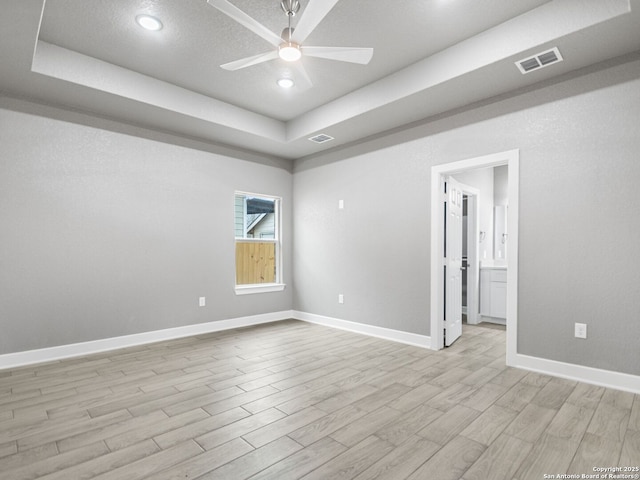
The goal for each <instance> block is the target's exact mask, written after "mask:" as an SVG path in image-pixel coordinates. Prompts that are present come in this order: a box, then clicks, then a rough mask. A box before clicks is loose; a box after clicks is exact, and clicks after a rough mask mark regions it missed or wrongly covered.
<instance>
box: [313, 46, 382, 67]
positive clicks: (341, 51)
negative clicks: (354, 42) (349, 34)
mask: <svg viewBox="0 0 640 480" xmlns="http://www.w3.org/2000/svg"><path fill="white" fill-rule="evenodd" d="M300 48H301V50H302V54H303V55H306V56H308V57H318V58H326V59H328V60H338V61H340V62H351V63H360V64H362V65H366V64H367V63H369V61H370V60H371V57H373V48H360V47H300Z"/></svg>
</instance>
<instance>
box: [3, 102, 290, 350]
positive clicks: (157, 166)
mask: <svg viewBox="0 0 640 480" xmlns="http://www.w3.org/2000/svg"><path fill="white" fill-rule="evenodd" d="M0 100H2V103H0V297H1V298H0V319H1V320H0V321H1V327H2V328H1V331H2V334H1V335H0V353H10V352H17V351H23V350H29V349H36V348H43V347H51V346H56V345H62V344H69V343H75V342H82V341H89V340H95V339H101V338H108V337H115V336H120V335H127V334H133V333H139V332H146V331H153V330H159V329H163V328H170V327H177V326H184V325H192V324H197V323H202V322H209V321H216V320H221V319H229V318H235V317H241V316H246V315H255V314H261V313H267V312H275V311H283V310H289V309H291V302H292V292H291V287H290V283H291V281H292V278H291V205H292V197H291V189H292V180H291V173H290V171H288V170H286V169H283V168H279V167H278V166H271V165H265V164H261V163H256V162H253V161H246V160H242V159H238V158H231V157H229V156H225V155H220V154H215V153H211V152H208V151H204V150H201V149H197V148H188V147H186V146H177V145H172V144H169V143H165V142H162V141H157V140H151V139H146V138H140V137H138V136H129V135H126V134H123V133H118V132H114V131H111V130H108V129H102V128H94V127H93V126H86V125H82V124H78V123H70V122H66V121H62V120H60V119H57V118H51V117H56V116H59V117H61V118H66V117H68V116H74V115H72V114H69V113H68V112H56V111H54V110H52V109H50V108H46V107H39V106H35V105H32V104H28V103H26V102H16V101H14V100H10V99H6V98H5V99H0ZM41 114H42V115H45V114H46V115H45V116H41ZM76 117H78V116H77V115H76ZM91 122H94V123H96V122H97V123H100V122H99V121H96V120H95V119H93V120H90V121H89V123H91ZM104 123H106V124H108V123H109V122H104ZM119 128H121V129H124V130H126V126H122V125H120V127H119ZM131 130H136V129H135V128H131ZM151 136H153V135H151ZM184 143H188V142H184ZM194 144H195V142H194ZM266 163H268V162H266ZM235 189H239V190H244V191H249V192H258V193H265V194H270V195H278V196H282V197H283V203H282V207H283V218H284V224H283V232H284V239H283V243H284V246H285V248H284V251H285V258H284V265H285V267H284V280H285V282H286V283H288V284H289V285H288V288H287V289H285V290H284V291H283V292H277V293H266V294H258V295H244V296H236V295H235V293H234V284H235V267H234V262H235V258H234V190H235ZM200 296H205V297H206V299H207V306H206V307H198V297H200Z"/></svg>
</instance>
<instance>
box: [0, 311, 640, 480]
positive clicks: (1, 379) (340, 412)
mask: <svg viewBox="0 0 640 480" xmlns="http://www.w3.org/2000/svg"><path fill="white" fill-rule="evenodd" d="M504 357H505V332H504V331H502V330H499V329H490V328H483V327H481V326H469V325H465V326H464V333H463V336H462V338H460V339H459V340H458V341H457V342H456V343H455V344H454V345H453V346H452V347H450V348H448V349H445V350H442V351H439V352H433V351H430V350H425V349H421V348H417V347H411V346H407V345H403V344H399V343H393V342H389V341H385V340H380V339H376V338H372V337H366V336H361V335H357V334H354V333H349V332H345V331H341V330H334V329H330V328H325V327H321V326H317V325H312V324H308V323H303V322H297V321H293V320H291V321H285V322H277V323H272V324H268V325H261V326H256V327H250V328H244V329H237V330H230V331H225V332H218V333H212V334H208V335H202V336H198V337H191V338H184V339H179V340H174V341H168V342H163V343H156V344H152V345H146V346H142V347H136V348H130V349H124V350H119V351H114V352H107V353H104V354H97V355H91V356H87V357H83V358H75V359H69V360H64V361H58V362H52V363H48V364H43V365H37V366H29V367H23V368H17V369H14V370H5V371H0V478H2V479H3V480H4V479H7V480H9V479H11V480H27V479H47V480H53V479H65V480H69V479H73V480H80V479H100V480H106V479H123V480H124V479H126V480H135V479H156V480H159V479H201V480H204V479H231V480H241V479H252V480H257V479H262V480H264V479H278V480H287V479H305V480H311V479H322V480H334V479H338V480H340V479H355V480H371V479H392V480H403V479H409V480H422V479H438V480H446V479H451V480H455V479H464V480H492V479H495V480H498V479H509V480H513V479H517V480H530V479H535V480H539V479H542V478H545V477H544V475H545V474H547V475H557V474H565V473H575V474H592V473H594V472H593V468H594V467H611V466H622V467H624V466H637V465H640V395H633V394H631V393H625V392H621V391H616V390H611V389H606V388H602V387H597V386H592V385H587V384H583V383H579V382H574V381H568V380H563V379H559V378H553V377H550V376H546V375H541V374H538V373H533V372H526V371H524V370H517V369H513V368H507V367H505V362H504Z"/></svg>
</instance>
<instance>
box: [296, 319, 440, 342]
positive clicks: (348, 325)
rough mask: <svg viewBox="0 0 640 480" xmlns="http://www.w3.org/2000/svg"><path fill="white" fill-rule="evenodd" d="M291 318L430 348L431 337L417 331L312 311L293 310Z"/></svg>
mask: <svg viewBox="0 0 640 480" xmlns="http://www.w3.org/2000/svg"><path fill="white" fill-rule="evenodd" d="M293 318H295V319H296V320H302V321H305V322H309V323H316V324H318V325H324V326H326V327H333V328H338V329H340V330H347V331H349V332H354V333H360V334H363V335H368V336H370V337H377V338H382V339H384V340H391V341H392V342H399V343H405V344H407V345H413V346H415V347H422V348H431V337H429V336H427V335H419V334H417V333H408V332H402V331H400V330H393V329H391V328H384V327H376V326H373V325H365V324H363V323H356V322H350V321H348V320H340V319H339V318H332V317H325V316H323V315H316V314H313V313H306V312H299V311H297V310H294V311H293Z"/></svg>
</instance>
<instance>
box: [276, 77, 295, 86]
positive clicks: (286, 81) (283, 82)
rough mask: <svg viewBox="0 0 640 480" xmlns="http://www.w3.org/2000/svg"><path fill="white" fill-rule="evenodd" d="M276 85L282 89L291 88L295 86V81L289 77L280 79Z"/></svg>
mask: <svg viewBox="0 0 640 480" xmlns="http://www.w3.org/2000/svg"><path fill="white" fill-rule="evenodd" d="M276 83H277V84H278V86H279V87H280V88H291V87H293V85H294V83H293V80H292V79H290V78H288V77H282V78H279V79H278V81H277V82H276Z"/></svg>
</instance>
